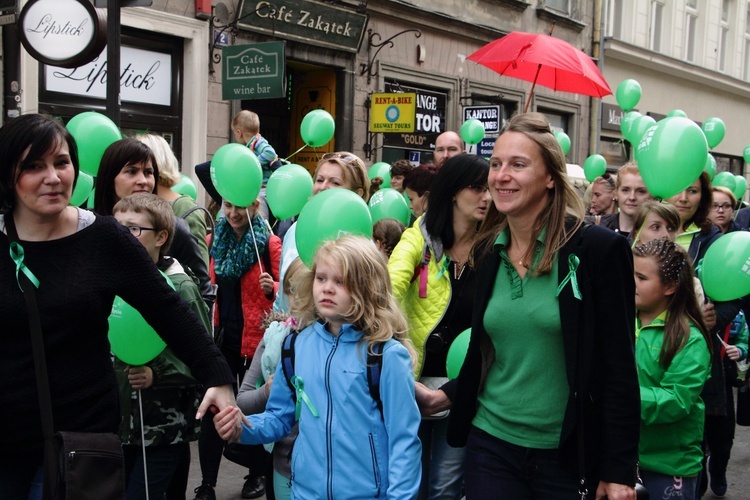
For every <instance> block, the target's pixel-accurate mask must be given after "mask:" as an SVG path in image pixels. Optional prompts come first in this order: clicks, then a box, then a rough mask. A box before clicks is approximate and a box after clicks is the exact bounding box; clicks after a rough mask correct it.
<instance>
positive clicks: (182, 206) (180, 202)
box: [172, 195, 209, 266]
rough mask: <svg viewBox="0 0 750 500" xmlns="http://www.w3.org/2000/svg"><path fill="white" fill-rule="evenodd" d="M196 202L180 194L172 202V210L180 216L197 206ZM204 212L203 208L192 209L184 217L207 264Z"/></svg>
mask: <svg viewBox="0 0 750 500" xmlns="http://www.w3.org/2000/svg"><path fill="white" fill-rule="evenodd" d="M197 206H198V204H197V203H196V202H195V200H193V199H192V198H191V197H189V196H186V195H182V196H180V197H179V198H177V199H176V200H174V201H173V202H172V210H174V214H175V216H177V217H180V218H182V215H183V214H184V213H185V212H187V211H188V210H190V209H191V208H193V207H197ZM205 213H206V212H204V211H203V210H194V211H192V212H190V214H188V216H187V217H186V218H185V222H187V224H188V226H189V227H190V234H192V235H193V238H194V239H195V242H196V243H197V244H198V249H199V250H200V252H201V257H203V261H204V262H205V263H206V266H208V259H209V256H208V242H207V241H206V232H207V231H206V219H205V218H204V216H205Z"/></svg>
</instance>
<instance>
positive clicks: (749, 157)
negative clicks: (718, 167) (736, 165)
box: [742, 146, 750, 163]
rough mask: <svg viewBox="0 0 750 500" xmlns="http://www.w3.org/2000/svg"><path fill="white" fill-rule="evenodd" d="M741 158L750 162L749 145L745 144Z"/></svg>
mask: <svg viewBox="0 0 750 500" xmlns="http://www.w3.org/2000/svg"><path fill="white" fill-rule="evenodd" d="M742 158H744V160H745V163H750V146H745V150H744V151H743V152H742Z"/></svg>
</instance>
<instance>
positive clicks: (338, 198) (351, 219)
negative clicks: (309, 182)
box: [295, 188, 372, 267]
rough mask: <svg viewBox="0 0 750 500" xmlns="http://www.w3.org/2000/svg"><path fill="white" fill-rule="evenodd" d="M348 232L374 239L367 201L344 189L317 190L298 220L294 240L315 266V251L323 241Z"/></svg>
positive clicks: (305, 258)
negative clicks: (318, 191)
mask: <svg viewBox="0 0 750 500" xmlns="http://www.w3.org/2000/svg"><path fill="white" fill-rule="evenodd" d="M349 234H355V235H360V236H365V237H366V238H372V217H371V216H370V209H369V207H368V206H367V204H366V203H365V202H364V200H363V199H362V198H360V197H359V196H358V195H357V193H354V192H352V191H349V190H348V189H343V188H333V189H326V190H325V191H322V192H320V193H318V194H317V195H315V196H313V197H312V198H310V201H308V202H307V204H306V205H305V206H304V207H302V212H300V214H299V218H298V219H297V229H296V231H295V242H296V243H297V251H298V252H299V256H300V259H302V262H304V263H305V265H306V266H307V267H312V264H313V259H314V257H315V252H316V251H317V250H318V248H319V247H320V246H321V245H322V244H323V243H324V242H326V241H330V240H335V239H336V238H339V237H341V236H345V235H349Z"/></svg>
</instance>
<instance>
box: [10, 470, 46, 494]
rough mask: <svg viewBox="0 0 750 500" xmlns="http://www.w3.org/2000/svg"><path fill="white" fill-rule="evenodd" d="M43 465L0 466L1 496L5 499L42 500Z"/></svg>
mask: <svg viewBox="0 0 750 500" xmlns="http://www.w3.org/2000/svg"><path fill="white" fill-rule="evenodd" d="M43 485H44V467H43V466H41V465H40V466H36V465H31V466H24V465H17V466H7V467H6V466H3V467H0V498H2V499H3V500H42V489H43Z"/></svg>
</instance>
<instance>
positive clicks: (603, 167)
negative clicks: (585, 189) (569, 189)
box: [583, 155, 607, 182]
mask: <svg viewBox="0 0 750 500" xmlns="http://www.w3.org/2000/svg"><path fill="white" fill-rule="evenodd" d="M606 171H607V160H605V159H604V157H603V156H602V155H591V156H589V157H588V158H586V161H585V162H583V173H584V175H585V176H586V180H588V181H589V182H594V180H595V179H596V178H597V177H601V176H602V175H604V172H606Z"/></svg>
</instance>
